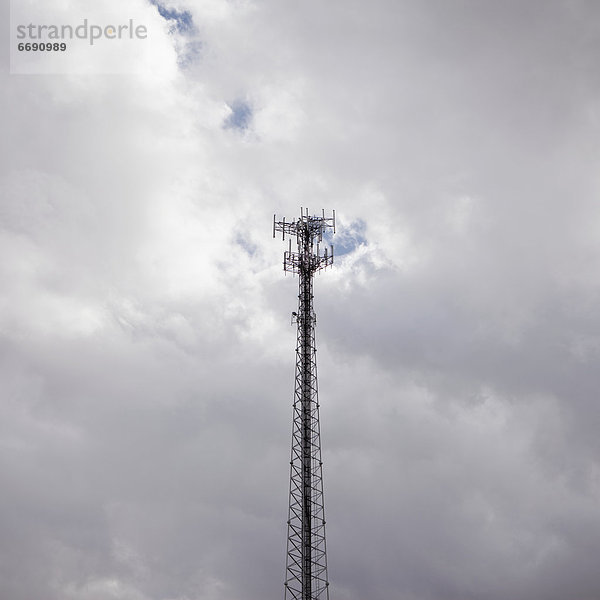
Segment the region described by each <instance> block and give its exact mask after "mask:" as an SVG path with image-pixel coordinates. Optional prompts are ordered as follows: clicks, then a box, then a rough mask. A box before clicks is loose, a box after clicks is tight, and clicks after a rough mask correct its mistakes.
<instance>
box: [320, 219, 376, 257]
mask: <svg viewBox="0 0 600 600" xmlns="http://www.w3.org/2000/svg"><path fill="white" fill-rule="evenodd" d="M366 232H367V224H366V223H365V222H364V221H363V220H362V219H356V220H355V221H352V222H351V223H350V224H349V225H346V226H344V227H337V229H336V234H335V236H333V235H332V234H333V232H332V231H331V232H330V231H327V232H326V234H325V239H326V240H327V243H329V244H333V249H334V252H335V254H336V255H337V256H341V255H343V254H350V253H351V252H353V251H354V250H356V248H358V247H359V246H363V245H366V244H367V237H366Z"/></svg>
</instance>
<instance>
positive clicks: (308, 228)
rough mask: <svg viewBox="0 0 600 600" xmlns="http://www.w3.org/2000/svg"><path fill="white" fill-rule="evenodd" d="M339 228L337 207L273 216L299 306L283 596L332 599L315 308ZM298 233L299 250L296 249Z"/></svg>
mask: <svg viewBox="0 0 600 600" xmlns="http://www.w3.org/2000/svg"><path fill="white" fill-rule="evenodd" d="M328 228H332V229H333V231H334V233H335V211H333V216H332V217H331V218H328V217H325V211H323V214H322V216H310V215H309V212H308V209H306V211H304V210H303V209H300V218H299V219H297V220H296V219H294V220H293V221H292V222H291V223H289V222H286V220H285V218H284V219H283V220H282V221H276V220H275V217H273V237H275V233H276V232H280V233H281V234H282V235H283V239H285V237H286V236H289V238H290V247H289V250H287V251H286V252H285V254H284V258H283V269H284V271H288V272H291V273H295V274H298V275H299V279H300V281H299V294H298V312H297V313H292V318H293V319H295V321H296V323H297V326H298V337H297V344H296V380H295V389H294V410H293V423H292V453H291V459H290V496H289V513H288V522H287V524H288V535H287V555H286V569H285V595H284V598H285V600H329V581H328V579H327V552H326V545H325V511H324V503H323V463H322V461H321V433H320V425H319V398H318V389H317V361H316V347H315V324H316V316H315V312H314V310H313V276H314V274H315V273H316V272H317V271H319V270H321V269H323V268H325V267H327V266H329V265H331V264H333V246H331V247H330V249H328V248H327V247H326V246H325V247H324V250H323V252H321V243H322V242H323V234H324V233H325V231H326V230H327V229H328ZM292 237H295V238H296V242H297V250H296V251H292V241H291V238H292Z"/></svg>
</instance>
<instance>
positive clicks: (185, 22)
mask: <svg viewBox="0 0 600 600" xmlns="http://www.w3.org/2000/svg"><path fill="white" fill-rule="evenodd" d="M150 3H151V4H153V5H154V6H156V8H157V9H158V14H159V15H160V16H161V17H162V18H163V19H165V20H166V21H168V22H169V24H170V25H171V32H175V31H176V32H177V33H181V34H183V35H185V34H192V33H195V31H196V26H195V25H194V20H193V18H192V13H191V12H190V11H189V10H182V11H179V10H176V9H174V8H167V7H165V6H163V5H162V4H161V3H160V2H159V1H158V0H150Z"/></svg>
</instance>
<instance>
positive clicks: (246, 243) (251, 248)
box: [235, 233, 258, 256]
mask: <svg viewBox="0 0 600 600" xmlns="http://www.w3.org/2000/svg"><path fill="white" fill-rule="evenodd" d="M235 243H236V244H237V245H238V246H240V247H241V248H243V249H244V250H245V252H246V253H247V254H248V256H254V255H255V254H256V252H257V251H258V246H257V245H256V244H254V243H253V242H251V241H250V240H248V239H246V238H245V237H244V236H243V234H241V233H238V234H237V235H236V237H235Z"/></svg>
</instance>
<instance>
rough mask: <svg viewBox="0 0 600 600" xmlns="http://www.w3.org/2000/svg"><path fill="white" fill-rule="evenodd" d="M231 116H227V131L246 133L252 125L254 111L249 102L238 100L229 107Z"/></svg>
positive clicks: (225, 125)
mask: <svg viewBox="0 0 600 600" xmlns="http://www.w3.org/2000/svg"><path fill="white" fill-rule="evenodd" d="M229 108H230V109H231V114H229V115H228V116H227V118H226V119H225V122H224V123H223V127H224V128H225V129H239V130H240V131H245V130H246V129H248V126H249V125H250V121H251V119H252V109H251V108H250V105H249V104H248V103H247V102H244V101H243V100H236V101H235V102H232V103H231V104H230V105H229Z"/></svg>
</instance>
